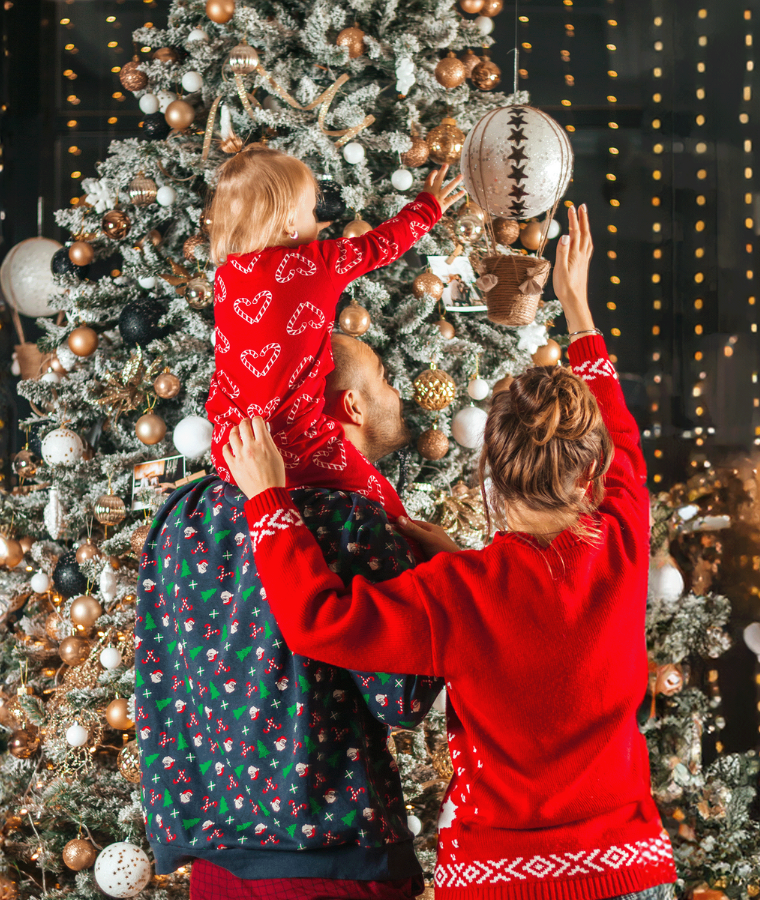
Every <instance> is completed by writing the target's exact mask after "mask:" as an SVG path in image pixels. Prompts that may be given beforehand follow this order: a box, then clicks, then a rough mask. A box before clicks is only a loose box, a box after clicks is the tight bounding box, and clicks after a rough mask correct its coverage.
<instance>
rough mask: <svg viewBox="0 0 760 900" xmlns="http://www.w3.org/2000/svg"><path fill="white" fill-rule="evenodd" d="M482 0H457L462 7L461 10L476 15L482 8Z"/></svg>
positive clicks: (483, 0)
mask: <svg viewBox="0 0 760 900" xmlns="http://www.w3.org/2000/svg"><path fill="white" fill-rule="evenodd" d="M484 2H485V0H459V5H460V6H461V7H462V11H463V12H466V13H469V14H470V15H471V16H476V15H477V14H478V13H479V12H480V10H481V9H483V3H484Z"/></svg>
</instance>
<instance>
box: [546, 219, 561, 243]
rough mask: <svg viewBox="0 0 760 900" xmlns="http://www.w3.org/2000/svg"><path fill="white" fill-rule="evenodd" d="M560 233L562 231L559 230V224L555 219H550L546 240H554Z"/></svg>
mask: <svg viewBox="0 0 760 900" xmlns="http://www.w3.org/2000/svg"><path fill="white" fill-rule="evenodd" d="M561 233H562V229H561V228H560V224H559V222H558V221H557V220H556V219H552V220H551V222H550V223H549V230H548V231H547V232H546V237H547V239H548V240H550V241H553V240H554V239H555V238H558V237H559V236H560V234H561Z"/></svg>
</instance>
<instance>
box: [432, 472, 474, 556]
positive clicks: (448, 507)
mask: <svg viewBox="0 0 760 900" xmlns="http://www.w3.org/2000/svg"><path fill="white" fill-rule="evenodd" d="M433 521H434V522H435V523H436V524H437V525H440V526H441V527H442V528H443V529H444V530H445V531H447V532H448V533H449V534H450V535H451V536H452V538H454V540H455V541H457V543H459V544H471V543H473V542H483V541H485V540H486V539H487V538H488V526H487V524H486V511H485V507H484V505H483V497H482V495H481V493H480V486H479V485H478V486H476V487H472V488H469V487H467V485H466V484H465V483H464V482H463V481H460V482H458V483H457V484H455V485H454V488H453V490H452V491H451V493H450V494H443V495H442V497H441V502H440V506H439V507H438V510H437V512H436V516H435V518H434V520H433Z"/></svg>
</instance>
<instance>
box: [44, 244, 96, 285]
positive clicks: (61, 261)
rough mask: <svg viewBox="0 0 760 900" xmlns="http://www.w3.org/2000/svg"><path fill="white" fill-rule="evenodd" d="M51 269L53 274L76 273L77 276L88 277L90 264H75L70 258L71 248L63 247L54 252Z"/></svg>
mask: <svg viewBox="0 0 760 900" xmlns="http://www.w3.org/2000/svg"><path fill="white" fill-rule="evenodd" d="M50 271H51V272H52V273H53V275H76V277H77V278H87V273H88V272H89V271H90V267H89V266H75V265H74V263H73V262H72V261H71V260H70V259H69V248H68V247H61V249H60V250H56V251H55V253H54V254H53V258H52V259H51V260H50Z"/></svg>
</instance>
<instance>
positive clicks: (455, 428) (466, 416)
mask: <svg viewBox="0 0 760 900" xmlns="http://www.w3.org/2000/svg"><path fill="white" fill-rule="evenodd" d="M487 418H488V416H487V414H486V412H485V410H482V409H480V407H478V406H465V408H464V409H460V410H459V412H458V413H457V414H456V415H455V416H454V418H453V419H452V420H451V433H452V435H453V436H454V440H455V441H456V442H457V444H459V445H460V446H462V447H467V449H468V450H474V449H475V448H476V447H479V446H480V445H481V444H482V443H483V432H484V431H485V427H486V419H487Z"/></svg>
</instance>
